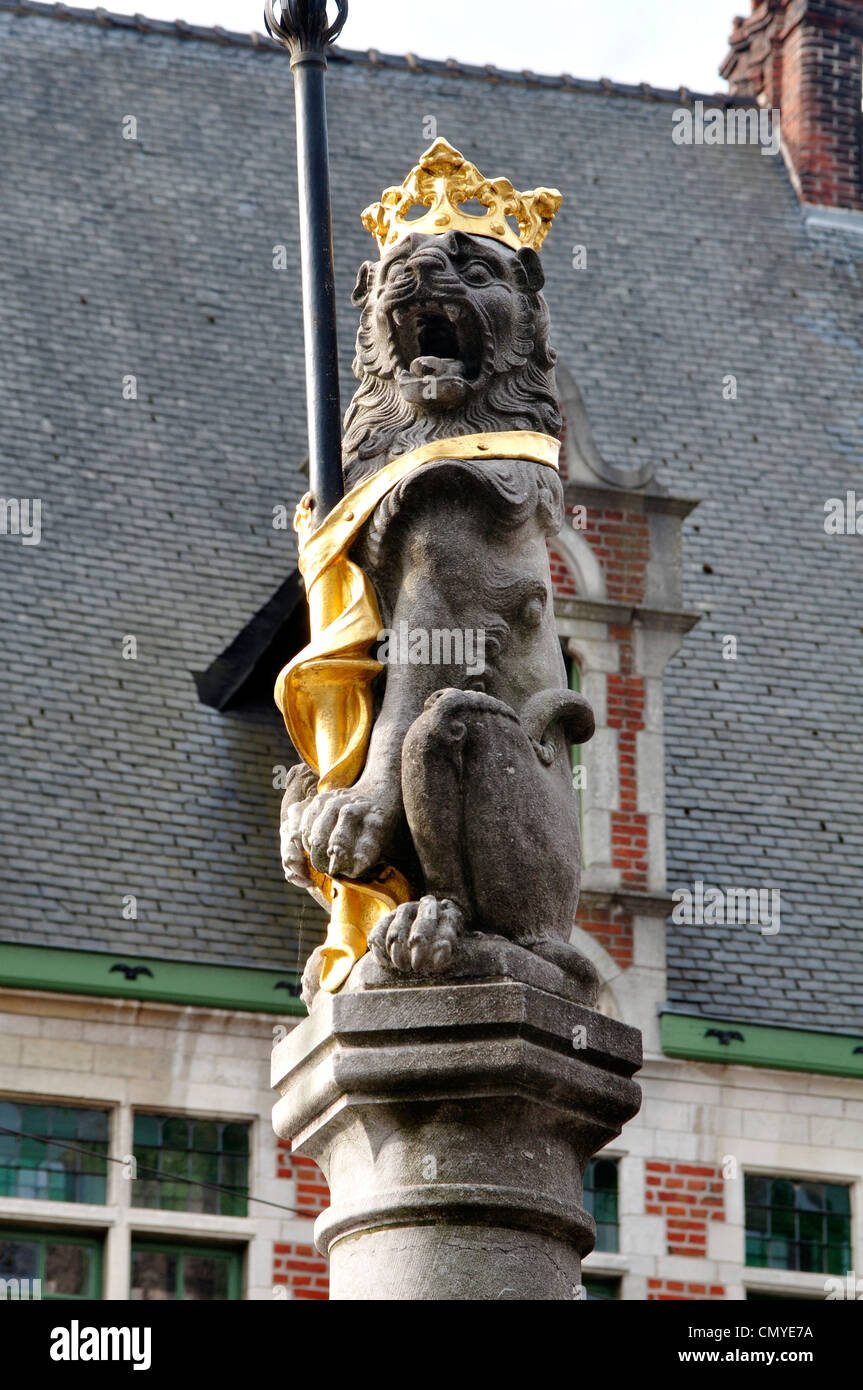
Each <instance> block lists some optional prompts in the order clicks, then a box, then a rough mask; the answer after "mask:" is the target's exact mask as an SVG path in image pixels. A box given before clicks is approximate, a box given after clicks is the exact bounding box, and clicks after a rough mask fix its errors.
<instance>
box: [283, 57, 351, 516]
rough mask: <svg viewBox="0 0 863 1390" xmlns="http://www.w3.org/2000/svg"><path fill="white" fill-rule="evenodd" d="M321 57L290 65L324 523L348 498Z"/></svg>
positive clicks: (312, 435)
mask: <svg viewBox="0 0 863 1390" xmlns="http://www.w3.org/2000/svg"><path fill="white" fill-rule="evenodd" d="M326 67H327V60H326V58H325V57H324V56H323V54H316V53H301V54H298V55H297V56H296V57H295V58H292V60H291V70H292V72H293V75H294V98H295V101H296V108H297V179H298V182H297V188H298V193H299V205H300V262H301V266H302V278H303V325H304V335H305V350H306V411H307V415H308V427H309V485H310V491H311V493H312V496H313V497H314V499H315V522H316V524H320V522H321V521H322V520H323V519H324V517H325V516H326V514H327V513H328V512H329V511H331V510H332V508H333V507H334V506H335V505H336V503H337V502H338V501H339V499H340V498H341V496H342V495H343V492H344V487H343V484H342V412H341V405H340V401H339V350H338V342H337V337H336V287H335V280H334V274H333V226H332V215H331V212H330V170H329V156H328V149H327V107H326V97H325V95H324V76H325V73H326Z"/></svg>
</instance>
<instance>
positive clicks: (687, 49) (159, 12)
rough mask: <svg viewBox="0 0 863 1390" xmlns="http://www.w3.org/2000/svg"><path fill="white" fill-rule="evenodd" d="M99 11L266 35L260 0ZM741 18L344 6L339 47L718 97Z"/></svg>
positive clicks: (686, 7) (560, 2) (363, 0)
mask: <svg viewBox="0 0 863 1390" xmlns="http://www.w3.org/2000/svg"><path fill="white" fill-rule="evenodd" d="M102 3H103V4H104V7H105V9H107V10H113V11H115V12H119V13H122V14H135V13H136V12H138V13H141V14H145V15H147V16H148V17H149V18H151V19H169V20H171V19H183V20H185V21H186V22H187V23H189V24H202V25H207V26H212V25H215V24H218V25H221V26H222V28H224V29H230V30H239V31H241V32H248V31H249V30H252V29H258V30H263V27H264V26H263V17H262V16H263V8H264V5H263V0H102ZM94 4H95V0H94ZM77 7H78V8H93V7H94V6H90V5H85V6H77ZM748 11H749V0H605V3H603V4H597V3H596V0H529V3H525V0H422V3H419V2H418V0H349V13H348V20H347V23H346V25H345V27H344V30H343V31H342V35H341V39H340V40H339V42H340V43H341V45H342V47H344V48H355V49H356V48H359V49H365V48H377V49H379V50H380V51H381V52H382V53H416V54H417V55H418V56H419V57H426V58H458V59H460V60H461V61H462V62H465V63H493V64H494V65H495V66H496V67H499V68H515V69H521V68H530V69H532V70H533V71H534V72H546V73H560V72H569V73H571V74H572V75H573V76H575V77H591V78H597V77H610V78H612V79H614V80H615V81H618V82H649V83H651V84H652V85H653V86H654V87H680V86H686V87H690V88H691V89H693V90H694V91H703V92H716V91H724V90H725V83H724V82H723V81H722V79H721V78H720V77H719V76H718V73H717V69H718V67H719V64H720V62H721V61H722V59H723V58H724V56H725V53H726V51H727V47H728V43H727V40H728V35H729V34H730V32H731V21H732V18H733V16H734V15H735V14H741V13H742V14H746V13H748ZM331 13H332V14H335V5H334V4H333V5H331Z"/></svg>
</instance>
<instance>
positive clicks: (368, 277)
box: [351, 261, 377, 309]
mask: <svg viewBox="0 0 863 1390" xmlns="http://www.w3.org/2000/svg"><path fill="white" fill-rule="evenodd" d="M376 269H377V267H376V265H375V263H374V261H363V263H362V265H361V266H360V268H359V270H358V272H357V283H356V284H355V285H354V289H353V294H352V295H351V303H352V304H353V305H354V306H355V307H356V308H357V309H364V308H365V305H366V300H367V299H368V297H369V290H370V289H371V287H372V285H373V283H374V278H375V271H376Z"/></svg>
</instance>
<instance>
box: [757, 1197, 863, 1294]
mask: <svg viewBox="0 0 863 1390" xmlns="http://www.w3.org/2000/svg"><path fill="white" fill-rule="evenodd" d="M744 1193H745V1205H746V1263H747V1265H749V1266H751V1267H757V1268H763V1269H794V1270H800V1271H802V1272H804V1273H810V1274H845V1273H846V1271H847V1270H849V1269H850V1268H851V1188H850V1186H849V1185H848V1184H847V1183H830V1182H820V1181H810V1180H808V1179H806V1178H799V1179H798V1178H787V1177H782V1176H763V1175H761V1174H754V1173H747V1174H746V1175H745V1186H744Z"/></svg>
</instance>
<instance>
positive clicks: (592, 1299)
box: [581, 1274, 620, 1303]
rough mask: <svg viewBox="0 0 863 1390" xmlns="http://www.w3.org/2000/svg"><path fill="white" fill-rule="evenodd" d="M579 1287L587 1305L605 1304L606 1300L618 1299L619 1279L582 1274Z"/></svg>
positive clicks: (601, 1275)
mask: <svg viewBox="0 0 863 1390" xmlns="http://www.w3.org/2000/svg"><path fill="white" fill-rule="evenodd" d="M581 1286H582V1288H583V1289H584V1293H585V1298H586V1301H587V1302H588V1303H600V1302H606V1301H607V1300H608V1299H615V1298H616V1299H619V1298H620V1279H619V1278H618V1277H616V1276H610V1275H608V1274H584V1275H582V1278H581Z"/></svg>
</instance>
